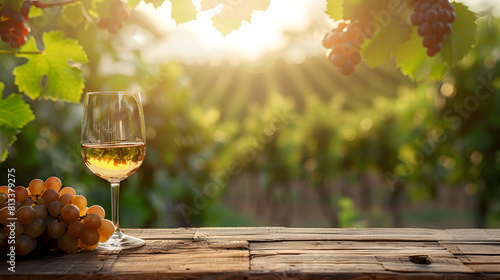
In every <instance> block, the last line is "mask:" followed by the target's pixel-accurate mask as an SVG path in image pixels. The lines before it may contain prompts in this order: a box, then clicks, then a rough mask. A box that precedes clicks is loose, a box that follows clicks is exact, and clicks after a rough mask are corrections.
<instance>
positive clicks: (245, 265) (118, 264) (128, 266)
mask: <svg viewBox="0 0 500 280" xmlns="http://www.w3.org/2000/svg"><path fill="white" fill-rule="evenodd" d="M248 270H249V254H248V251H241V250H220V251H211V252H210V251H202V252H185V253H183V254H155V255H151V254H129V255H123V256H119V257H118V258H116V259H115V260H114V261H113V262H111V263H108V264H107V265H104V266H103V267H102V269H101V271H100V272H106V271H109V272H113V271H119V272H120V273H126V272H140V271H144V272H156V273H169V272H181V271H194V272H221V271H248Z"/></svg>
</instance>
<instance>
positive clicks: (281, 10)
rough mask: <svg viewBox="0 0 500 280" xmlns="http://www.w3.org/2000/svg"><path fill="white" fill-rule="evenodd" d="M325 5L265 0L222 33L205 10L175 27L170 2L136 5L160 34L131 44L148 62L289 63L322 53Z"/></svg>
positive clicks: (488, 1) (482, 4) (482, 2)
mask: <svg viewBox="0 0 500 280" xmlns="http://www.w3.org/2000/svg"><path fill="white" fill-rule="evenodd" d="M196 1H198V4H199V1H200V0H194V2H196ZM457 2H464V3H465V4H466V5H468V6H469V7H470V8H471V9H472V10H473V11H475V12H479V11H483V10H484V9H490V8H492V7H494V10H495V12H496V14H497V15H499V14H500V1H499V0H460V1H457ZM195 5H196V3H195ZM325 7H326V1H325V0H271V5H270V6H269V8H268V10H267V11H266V12H262V11H256V12H254V14H253V16H252V20H251V23H248V22H244V24H243V26H242V27H241V28H240V29H239V30H237V31H233V32H232V33H230V34H228V35H227V36H225V37H224V36H222V34H221V33H220V32H218V31H217V30H216V29H215V28H214V27H212V26H211V23H210V14H207V13H199V14H198V20H196V21H192V22H188V23H185V24H182V25H180V26H179V27H178V28H176V23H175V21H174V20H172V19H170V2H168V1H166V2H165V4H164V5H163V6H161V7H159V8H158V9H157V10H156V11H155V10H154V8H153V7H152V6H151V5H145V4H144V3H141V4H140V5H139V6H138V9H139V10H140V11H143V12H145V13H147V14H151V15H152V17H153V18H156V20H157V21H158V28H159V29H160V32H161V33H163V34H165V36H164V37H163V38H162V39H161V40H159V41H152V42H154V44H151V42H148V38H144V36H143V34H142V33H139V32H138V31H136V32H135V33H134V34H133V35H132V38H133V40H134V41H135V42H133V44H132V45H136V47H140V48H141V49H142V50H144V48H147V49H146V50H145V51H144V52H143V53H144V55H145V56H146V59H150V60H152V61H162V60H165V61H166V60H171V59H179V60H183V61H185V62H188V63H197V62H206V61H209V62H217V61H219V60H221V59H228V60H230V61H231V60H234V61H241V59H246V60H254V59H257V58H259V57H260V56H262V55H263V54H265V53H267V52H281V55H283V56H284V57H285V59H288V60H290V62H301V60H303V59H304V58H305V56H307V55H308V54H318V53H320V52H324V49H323V47H322V46H321V44H319V43H318V42H319V40H320V37H321V35H322V34H323V33H324V32H325V31H326V30H328V28H329V27H330V26H331V24H332V21H331V20H329V19H328V18H327V16H326V15H325V13H324V12H323V11H324V10H325ZM308 26H309V27H310V28H311V30H312V31H308V32H304V34H306V35H305V36H304V37H303V38H302V40H301V41H300V42H297V41H295V42H294V44H290V42H289V41H287V38H288V37H286V36H284V35H283V31H295V32H300V31H301V30H306V28H307V27H308ZM132 32H134V31H132ZM127 36H128V35H127ZM292 45H293V46H292ZM291 46H292V47H291Z"/></svg>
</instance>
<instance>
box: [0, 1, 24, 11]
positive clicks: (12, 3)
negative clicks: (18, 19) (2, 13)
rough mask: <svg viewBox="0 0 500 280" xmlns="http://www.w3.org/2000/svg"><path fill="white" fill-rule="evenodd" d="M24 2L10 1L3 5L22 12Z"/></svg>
mask: <svg viewBox="0 0 500 280" xmlns="http://www.w3.org/2000/svg"><path fill="white" fill-rule="evenodd" d="M23 2H24V0H8V1H7V2H4V1H2V2H1V4H2V5H6V6H9V7H10V8H11V9H12V10H14V11H18V12H19V11H21V7H22V6H23Z"/></svg>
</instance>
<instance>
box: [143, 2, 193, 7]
mask: <svg viewBox="0 0 500 280" xmlns="http://www.w3.org/2000/svg"><path fill="white" fill-rule="evenodd" d="M184 1H185V2H191V1H189V0H184ZM163 2H165V0H144V3H146V4H153V6H154V7H155V8H158V7H160V6H161V5H162V4H163Z"/></svg>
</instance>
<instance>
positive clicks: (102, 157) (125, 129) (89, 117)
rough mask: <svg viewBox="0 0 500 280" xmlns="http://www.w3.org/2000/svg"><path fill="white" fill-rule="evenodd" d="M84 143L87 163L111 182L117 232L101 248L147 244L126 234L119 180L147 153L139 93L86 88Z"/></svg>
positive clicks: (83, 120)
mask: <svg viewBox="0 0 500 280" xmlns="http://www.w3.org/2000/svg"><path fill="white" fill-rule="evenodd" d="M81 145H82V157H83V160H84V162H85V165H87V167H88V168H89V169H90V171H92V172H93V173H94V174H95V175H97V176H99V177H101V178H103V179H104V180H106V181H108V182H109V183H110V184H111V221H112V222H113V224H114V225H115V232H114V234H113V236H111V237H110V238H109V240H108V241H106V242H103V243H101V244H99V247H98V248H100V249H105V250H115V249H128V248H136V247H139V246H142V245H144V243H145V242H144V240H142V239H139V238H136V237H132V236H128V235H125V234H123V233H122V232H121V230H120V223H119V220H118V209H119V207H118V201H119V191H120V182H121V181H122V180H124V179H126V178H127V177H128V176H130V175H132V174H133V173H134V172H135V171H136V170H137V169H138V168H139V166H141V164H142V162H143V161H144V156H145V154H146V128H145V125H144V112H143V109H142V103H141V96H140V93H139V92H127V91H100V92H87V94H86V95H85V101H84V107H83V119H82V135H81Z"/></svg>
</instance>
